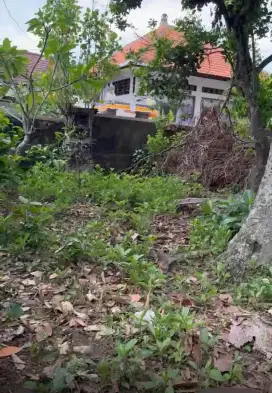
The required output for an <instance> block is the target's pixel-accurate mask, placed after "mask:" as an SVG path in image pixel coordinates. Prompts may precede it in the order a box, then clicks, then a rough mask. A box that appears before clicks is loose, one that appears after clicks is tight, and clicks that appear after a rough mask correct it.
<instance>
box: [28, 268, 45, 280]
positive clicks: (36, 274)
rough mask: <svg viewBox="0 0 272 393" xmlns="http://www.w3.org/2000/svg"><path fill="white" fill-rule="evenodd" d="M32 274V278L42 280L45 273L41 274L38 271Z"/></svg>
mask: <svg viewBox="0 0 272 393" xmlns="http://www.w3.org/2000/svg"><path fill="white" fill-rule="evenodd" d="M30 274H31V276H34V277H37V278H39V279H41V278H42V275H43V272H40V271H39V270H37V271H35V272H32V273H30Z"/></svg>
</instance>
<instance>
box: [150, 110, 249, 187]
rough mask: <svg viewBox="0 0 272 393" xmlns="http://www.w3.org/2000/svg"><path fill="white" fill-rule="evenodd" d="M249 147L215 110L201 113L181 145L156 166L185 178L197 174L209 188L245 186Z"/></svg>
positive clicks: (247, 172)
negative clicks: (221, 119)
mask: <svg viewBox="0 0 272 393" xmlns="http://www.w3.org/2000/svg"><path fill="white" fill-rule="evenodd" d="M251 146H252V147H253V145H252V143H250V141H248V142H245V141H242V140H241V139H240V138H239V137H237V136H236V135H235V134H234V132H233V129H232V127H231V124H226V123H223V122H220V121H219V118H218V116H217V113H216V111H215V110H214V109H210V110H209V111H207V112H206V113H203V114H202V116H201V118H200V120H199V122H198V124H197V125H196V126H195V127H194V128H193V129H192V130H191V131H190V132H189V133H188V134H187V135H186V136H185V137H184V139H183V141H182V142H181V144H180V146H178V147H175V148H173V149H171V150H169V151H168V152H167V154H166V156H164V157H162V158H161V159H160V160H159V162H158V165H159V166H160V169H161V170H164V171H166V172H171V173H175V174H178V175H181V176H183V177H185V178H189V177H190V176H191V175H193V174H197V175H199V179H200V181H201V183H202V184H203V186H204V187H207V188H209V189H214V188H223V187H226V186H229V185H234V184H235V185H239V186H244V184H245V182H246V180H247V178H248V175H249V172H250V169H251V167H252V164H253V162H254V151H253V150H252V148H250V147H251Z"/></svg>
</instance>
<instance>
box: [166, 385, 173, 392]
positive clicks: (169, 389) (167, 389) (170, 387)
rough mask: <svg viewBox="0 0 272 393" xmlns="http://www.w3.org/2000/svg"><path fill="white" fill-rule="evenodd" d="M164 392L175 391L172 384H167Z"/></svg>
mask: <svg viewBox="0 0 272 393" xmlns="http://www.w3.org/2000/svg"><path fill="white" fill-rule="evenodd" d="M165 393H175V391H174V388H173V387H172V386H168V387H167V388H166V390H165Z"/></svg>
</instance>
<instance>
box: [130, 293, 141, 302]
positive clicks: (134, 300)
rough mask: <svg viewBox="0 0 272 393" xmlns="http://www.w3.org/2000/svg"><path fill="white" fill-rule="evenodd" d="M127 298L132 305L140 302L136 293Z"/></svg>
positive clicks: (139, 297) (139, 296)
mask: <svg viewBox="0 0 272 393" xmlns="http://www.w3.org/2000/svg"><path fill="white" fill-rule="evenodd" d="M129 297H130V301H131V302H132V303H138V302H139V301H140V300H141V295H139V294H138V293H135V294H131V295H129Z"/></svg>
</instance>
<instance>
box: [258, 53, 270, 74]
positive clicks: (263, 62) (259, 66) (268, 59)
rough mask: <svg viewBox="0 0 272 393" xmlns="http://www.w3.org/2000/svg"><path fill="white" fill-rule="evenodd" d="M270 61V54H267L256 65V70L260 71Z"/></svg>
mask: <svg viewBox="0 0 272 393" xmlns="http://www.w3.org/2000/svg"><path fill="white" fill-rule="evenodd" d="M271 61H272V55H269V56H267V57H266V58H265V59H264V60H263V61H262V62H261V63H260V64H259V65H258V67H257V71H258V72H261V71H262V70H263V69H264V68H265V67H266V66H267V65H268V64H269V63H271Z"/></svg>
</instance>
